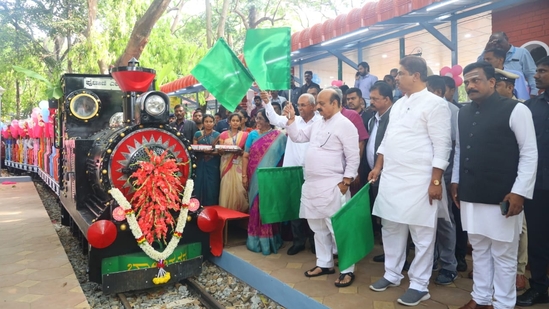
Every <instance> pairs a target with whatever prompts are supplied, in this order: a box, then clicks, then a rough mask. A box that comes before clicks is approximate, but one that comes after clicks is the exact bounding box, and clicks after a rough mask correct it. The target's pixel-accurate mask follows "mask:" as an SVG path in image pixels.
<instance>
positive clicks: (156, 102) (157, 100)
mask: <svg viewBox="0 0 549 309" xmlns="http://www.w3.org/2000/svg"><path fill="white" fill-rule="evenodd" d="M145 110H146V111H147V113H149V114H150V115H152V116H158V115H160V114H162V113H163V112H164V111H165V110H166V102H165V101H164V99H163V98H162V97H161V96H159V95H156V94H153V95H150V96H148V97H147V98H146V99H145Z"/></svg>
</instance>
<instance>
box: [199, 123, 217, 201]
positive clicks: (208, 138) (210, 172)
mask: <svg viewBox="0 0 549 309" xmlns="http://www.w3.org/2000/svg"><path fill="white" fill-rule="evenodd" d="M202 121H203V124H204V129H203V130H200V131H196V133H195V134H194V138H193V144H194V145H212V149H211V150H206V151H204V152H196V157H197V161H198V162H197V163H196V181H195V183H194V195H195V196H196V198H197V199H198V200H199V201H200V203H201V204H202V205H204V206H210V205H218V203H219V181H220V180H219V155H218V154H217V152H215V151H214V148H213V146H214V145H216V144H217V141H218V139H219V133H218V132H217V131H214V129H213V127H214V117H213V116H212V115H209V114H207V115H204V118H203V119H202Z"/></svg>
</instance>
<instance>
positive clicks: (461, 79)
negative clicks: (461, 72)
mask: <svg viewBox="0 0 549 309" xmlns="http://www.w3.org/2000/svg"><path fill="white" fill-rule="evenodd" d="M454 82H456V87H459V86H461V84H463V78H461V76H454Z"/></svg>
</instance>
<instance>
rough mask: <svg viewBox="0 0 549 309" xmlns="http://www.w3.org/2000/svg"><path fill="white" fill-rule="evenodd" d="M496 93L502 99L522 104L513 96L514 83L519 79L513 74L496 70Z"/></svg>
mask: <svg viewBox="0 0 549 309" xmlns="http://www.w3.org/2000/svg"><path fill="white" fill-rule="evenodd" d="M495 77H496V91H497V92H498V93H499V94H500V95H501V96H503V97H506V98H509V99H513V100H517V101H520V102H524V100H520V99H517V97H516V96H515V81H516V80H517V79H519V78H520V76H518V75H517V74H515V73H511V72H509V71H505V70H500V69H496V75H495Z"/></svg>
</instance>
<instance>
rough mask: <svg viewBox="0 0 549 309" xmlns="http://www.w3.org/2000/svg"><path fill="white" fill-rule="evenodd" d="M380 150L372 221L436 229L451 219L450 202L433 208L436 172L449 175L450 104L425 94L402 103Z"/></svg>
mask: <svg viewBox="0 0 549 309" xmlns="http://www.w3.org/2000/svg"><path fill="white" fill-rule="evenodd" d="M389 116H390V119H391V121H389V124H388V126H387V131H385V136H384V138H383V141H382V142H381V145H380V146H379V148H378V151H377V152H378V153H379V154H383V159H384V163H383V171H382V173H381V181H380V186H379V194H378V196H377V198H376V201H375V204H374V212H373V213H374V215H376V216H379V217H381V218H384V219H386V220H389V221H393V222H397V223H402V224H410V225H419V226H426V227H432V228H434V227H435V223H436V219H437V212H438V210H440V211H441V212H442V213H443V214H444V215H443V216H441V217H444V218H446V219H448V217H447V213H448V207H447V197H446V194H445V193H444V186H443V194H442V196H443V200H442V201H433V205H429V194H428V189H429V185H430V183H431V176H432V171H433V168H439V169H442V170H444V169H446V167H447V166H448V163H449V162H448V158H449V156H450V151H451V147H452V141H451V137H450V131H451V128H450V127H451V115H450V109H449V108H448V103H447V102H446V100H444V99H442V98H440V97H438V96H436V95H435V94H432V93H430V92H429V91H427V89H426V88H425V89H423V90H422V91H419V92H416V93H414V94H412V95H411V96H408V95H405V96H403V97H402V98H400V99H399V100H398V101H397V102H396V103H395V104H394V105H393V107H392V108H391V112H390V114H389Z"/></svg>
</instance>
